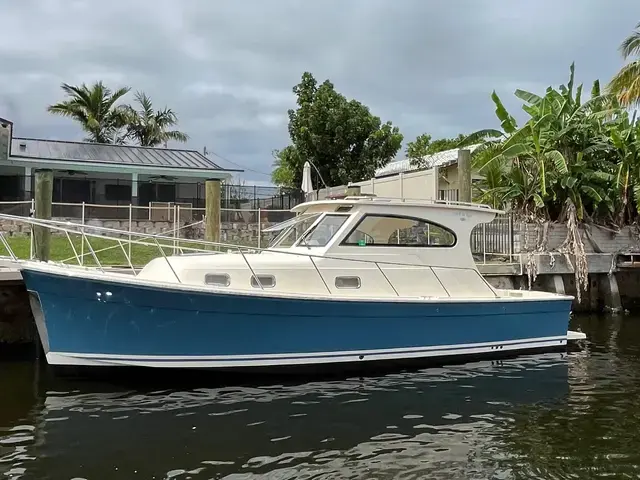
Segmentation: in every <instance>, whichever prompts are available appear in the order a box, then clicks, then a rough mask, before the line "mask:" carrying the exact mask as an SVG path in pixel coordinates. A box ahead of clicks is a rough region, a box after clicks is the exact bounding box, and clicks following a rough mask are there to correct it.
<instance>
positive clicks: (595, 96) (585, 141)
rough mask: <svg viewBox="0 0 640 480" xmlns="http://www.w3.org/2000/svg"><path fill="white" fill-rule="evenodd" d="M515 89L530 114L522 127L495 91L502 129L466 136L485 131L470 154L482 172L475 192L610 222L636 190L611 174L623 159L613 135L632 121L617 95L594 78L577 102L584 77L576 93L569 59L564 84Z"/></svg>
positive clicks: (521, 207)
mask: <svg viewBox="0 0 640 480" xmlns="http://www.w3.org/2000/svg"><path fill="white" fill-rule="evenodd" d="M515 95H516V96H517V97H518V98H519V99H520V100H522V101H523V102H524V105H523V107H522V108H523V110H524V111H525V112H527V114H528V115H529V119H528V120H527V122H526V123H525V124H524V125H523V126H522V127H518V125H517V123H516V121H515V119H514V118H513V117H512V116H511V115H510V114H509V113H508V112H507V110H506V109H505V107H504V105H503V104H502V101H501V100H500V98H499V97H498V95H497V94H496V93H495V92H493V94H492V99H493V101H494V103H495V105H496V116H497V117H498V119H499V120H500V122H501V126H502V131H500V130H481V131H479V132H476V133H474V134H471V135H469V137H467V139H466V140H465V142H464V143H465V144H471V143H476V142H477V141H478V140H480V139H484V143H483V145H482V146H481V147H480V148H478V149H476V151H475V152H474V158H473V164H474V167H475V168H476V169H477V171H478V172H479V173H480V174H481V175H483V177H484V178H483V180H482V181H481V182H480V184H479V200H480V201H483V202H488V203H491V204H493V205H495V206H499V207H507V208H512V209H514V210H516V211H519V212H522V213H525V214H535V215H537V216H542V217H545V218H547V219H550V220H563V219H564V218H565V215H566V213H567V209H569V208H573V207H571V205H573V206H575V211H576V215H577V219H578V220H580V221H582V220H585V219H587V218H590V219H594V218H599V219H600V220H603V221H610V222H614V221H615V218H619V215H616V212H617V213H619V212H620V209H621V208H626V207H624V205H626V204H627V203H628V201H627V199H628V198H629V195H631V192H632V191H633V187H630V186H629V184H627V185H626V186H625V185H624V182H621V181H617V180H616V178H615V176H614V173H615V172H616V171H617V170H620V168H623V162H618V163H615V162H613V161H612V160H613V159H614V158H616V156H617V155H622V156H624V153H621V152H620V149H621V148H622V147H623V146H622V144H620V143H618V145H616V141H615V140H614V139H615V138H616V137H618V136H620V135H621V132H622V131H624V130H625V129H629V128H631V126H630V124H629V122H628V115H627V112H625V111H624V110H622V109H620V108H619V105H618V104H617V102H616V101H615V98H613V97H611V96H608V95H601V93H600V86H599V83H598V81H596V82H594V86H593V88H592V91H591V98H590V100H588V101H587V102H584V103H582V101H581V96H582V85H579V86H578V87H577V88H576V90H575V93H574V65H573V64H572V65H571V69H570V77H569V82H568V83H567V85H561V86H560V87H559V89H554V88H551V87H549V88H548V89H547V91H546V93H545V95H544V96H539V95H536V94H534V93H531V92H526V91H523V90H516V92H515ZM632 123H635V122H632ZM624 135H626V136H625V138H627V139H628V138H630V136H629V134H624ZM636 158H637V157H636ZM636 161H637V160H636ZM627 164H633V161H631V160H629V161H627ZM630 170H631V167H630V168H629V171H630ZM626 171H627V169H626V167H625V168H623V172H626ZM618 176H619V177H620V179H622V178H623V177H624V176H625V175H624V174H622V175H618Z"/></svg>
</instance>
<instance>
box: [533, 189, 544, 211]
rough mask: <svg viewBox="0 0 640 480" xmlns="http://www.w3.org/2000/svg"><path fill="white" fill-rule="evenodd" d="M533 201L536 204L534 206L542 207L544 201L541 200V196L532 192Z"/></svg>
mask: <svg viewBox="0 0 640 480" xmlns="http://www.w3.org/2000/svg"><path fill="white" fill-rule="evenodd" d="M533 201H534V203H535V204H536V207H538V208H544V201H543V200H542V197H541V196H540V195H538V194H537V193H534V194H533Z"/></svg>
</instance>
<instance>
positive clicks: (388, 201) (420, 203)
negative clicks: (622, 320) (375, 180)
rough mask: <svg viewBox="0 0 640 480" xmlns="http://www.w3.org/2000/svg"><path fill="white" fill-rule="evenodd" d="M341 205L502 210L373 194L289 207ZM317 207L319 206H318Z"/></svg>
mask: <svg viewBox="0 0 640 480" xmlns="http://www.w3.org/2000/svg"><path fill="white" fill-rule="evenodd" d="M341 205H353V206H359V205H367V206H370V205H375V206H376V207H380V208H388V207H411V208H438V209H441V208H446V209H451V210H467V211H469V210H471V211H475V212H485V213H494V214H502V213H504V211H502V210H496V209H494V208H491V207H490V206H489V205H484V204H481V203H466V202H453V201H448V200H431V199H425V200H402V199H399V198H383V197H374V196H366V197H359V196H355V197H345V198H341V199H338V200H328V199H325V200H314V201H311V202H305V203H301V204H299V205H296V206H295V207H294V208H292V209H291V211H292V212H296V213H298V212H303V211H306V210H308V209H312V210H315V211H323V210H325V208H322V207H333V208H326V210H335V208H336V207H338V206H341ZM318 207H319V208H318Z"/></svg>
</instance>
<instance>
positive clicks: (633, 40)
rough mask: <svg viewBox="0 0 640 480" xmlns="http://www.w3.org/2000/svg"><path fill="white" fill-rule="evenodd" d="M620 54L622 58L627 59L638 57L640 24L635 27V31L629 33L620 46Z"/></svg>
mask: <svg viewBox="0 0 640 480" xmlns="http://www.w3.org/2000/svg"><path fill="white" fill-rule="evenodd" d="M620 53H621V54H622V57H623V58H625V59H627V58H629V57H633V56H636V55H640V24H638V25H637V26H636V30H635V31H633V32H631V35H629V36H628V37H627V38H625V39H624V41H623V42H622V44H621V45H620Z"/></svg>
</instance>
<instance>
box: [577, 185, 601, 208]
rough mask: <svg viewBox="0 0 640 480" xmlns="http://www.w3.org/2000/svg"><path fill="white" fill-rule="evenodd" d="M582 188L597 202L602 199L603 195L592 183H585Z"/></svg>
mask: <svg viewBox="0 0 640 480" xmlns="http://www.w3.org/2000/svg"><path fill="white" fill-rule="evenodd" d="M581 190H582V191H583V192H584V193H585V194H586V195H587V196H588V197H591V199H592V200H593V201H594V202H595V203H596V204H597V203H600V202H601V201H602V196H601V195H600V194H599V193H598V191H597V190H596V189H595V188H593V187H592V186H590V185H583V186H582V187H581Z"/></svg>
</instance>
